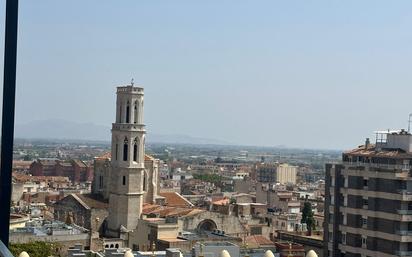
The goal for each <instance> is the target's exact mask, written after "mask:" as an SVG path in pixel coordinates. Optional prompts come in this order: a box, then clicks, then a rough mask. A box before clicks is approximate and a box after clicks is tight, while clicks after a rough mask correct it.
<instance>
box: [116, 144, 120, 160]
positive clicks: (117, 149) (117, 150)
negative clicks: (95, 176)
mask: <svg viewBox="0 0 412 257" xmlns="http://www.w3.org/2000/svg"><path fill="white" fill-rule="evenodd" d="M118 152H119V144H116V153H115V155H116V156H115V159H116V161H117V153H118Z"/></svg>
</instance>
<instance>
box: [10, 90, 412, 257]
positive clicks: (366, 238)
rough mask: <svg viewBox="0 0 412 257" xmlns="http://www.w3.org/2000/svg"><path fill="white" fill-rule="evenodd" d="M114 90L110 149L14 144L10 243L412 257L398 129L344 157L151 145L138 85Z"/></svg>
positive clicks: (214, 253) (205, 253) (409, 157)
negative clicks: (114, 114) (147, 140)
mask: <svg viewBox="0 0 412 257" xmlns="http://www.w3.org/2000/svg"><path fill="white" fill-rule="evenodd" d="M116 93H117V101H116V106H114V107H113V108H116V117H115V120H114V123H113V124H112V129H111V134H112V135H111V138H108V139H107V141H109V140H111V143H110V144H108V143H105V142H101V141H87V140H64V139H61V140H51V139H47V140H45V139H43V140H42V139H17V140H16V141H15V147H14V156H13V157H14V158H13V159H14V161H13V192H12V206H11V210H12V215H11V220H10V222H11V225H10V229H11V233H10V241H11V243H12V244H14V245H19V246H23V247H24V245H28V244H30V243H33V242H39V243H45V244H53V247H52V251H53V254H54V255H58V256H70V257H83V256H85V257H86V256H92V255H91V254H94V255H93V256H107V257H115V256H125V257H133V256H136V257H140V256H157V257H164V256H166V257H172V256H173V257H178V256H179V257H180V256H192V257H241V256H256V257H257V256H259V257H261V256H264V257H274V256H279V257H286V256H299V257H300V256H301V257H305V256H307V257H315V256H322V257H323V256H324V257H326V256H330V257H337V256H339V257H341V256H349V257H352V256H353V257H355V256H356V257H363V256H384V257H387V256H412V241H411V240H412V239H411V235H412V232H411V231H412V227H411V224H412V223H411V222H412V204H411V203H412V198H411V195H412V194H411V192H412V191H411V190H412V183H410V182H411V181H412V180H411V176H410V172H411V168H410V165H411V164H412V135H411V134H410V133H409V131H406V130H399V131H398V130H397V131H378V132H376V140H375V141H374V142H372V140H370V139H366V140H365V142H364V144H362V145H361V146H359V147H354V149H353V150H349V151H345V152H343V153H342V151H338V150H335V151H334V150H311V149H288V148H280V147H279V148H276V147H252V146H235V145H219V144H184V143H182V144H179V143H170V142H169V143H168V142H164V143H161V142H152V143H151V142H146V127H145V125H144V119H143V113H144V89H143V88H142V87H140V86H136V85H134V84H133V83H131V84H129V85H125V86H119V87H117V91H116ZM149 134H150V133H149ZM19 249H20V248H19ZM27 251H30V250H27Z"/></svg>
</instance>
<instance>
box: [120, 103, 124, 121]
mask: <svg viewBox="0 0 412 257" xmlns="http://www.w3.org/2000/svg"><path fill="white" fill-rule="evenodd" d="M122 109H123V106H122V104H120V110H119V123H122Z"/></svg>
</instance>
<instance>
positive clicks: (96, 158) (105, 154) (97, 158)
mask: <svg viewBox="0 0 412 257" xmlns="http://www.w3.org/2000/svg"><path fill="white" fill-rule="evenodd" d="M110 158H112V153H111V152H107V153H104V154H102V155H100V156H97V157H95V158H94V159H95V160H106V159H110Z"/></svg>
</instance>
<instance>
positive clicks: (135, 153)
mask: <svg viewBox="0 0 412 257" xmlns="http://www.w3.org/2000/svg"><path fill="white" fill-rule="evenodd" d="M133 161H135V162H137V137H136V138H135V139H134V144H133Z"/></svg>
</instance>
